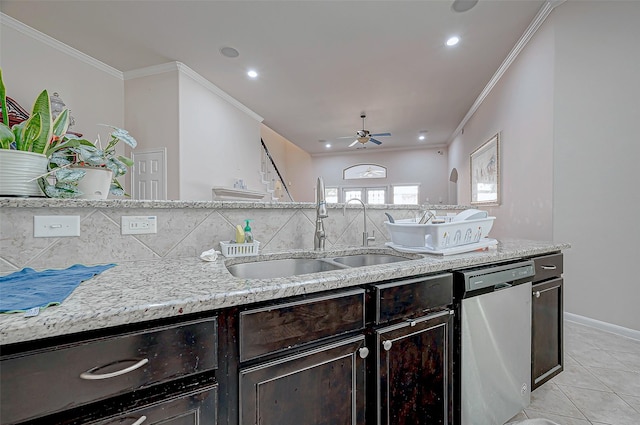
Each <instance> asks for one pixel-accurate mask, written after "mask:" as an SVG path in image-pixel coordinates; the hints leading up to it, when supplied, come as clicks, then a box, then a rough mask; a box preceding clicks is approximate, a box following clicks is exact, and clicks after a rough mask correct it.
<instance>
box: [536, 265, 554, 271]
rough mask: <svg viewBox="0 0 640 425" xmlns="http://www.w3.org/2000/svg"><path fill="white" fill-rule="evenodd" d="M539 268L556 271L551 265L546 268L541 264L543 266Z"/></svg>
mask: <svg viewBox="0 0 640 425" xmlns="http://www.w3.org/2000/svg"><path fill="white" fill-rule="evenodd" d="M540 268H541V269H542V270H555V269H557V267H556V266H554V265H553V264H552V265H550V266H547V265H544V264H543V265H541V266H540Z"/></svg>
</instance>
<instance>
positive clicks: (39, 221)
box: [33, 215, 80, 238]
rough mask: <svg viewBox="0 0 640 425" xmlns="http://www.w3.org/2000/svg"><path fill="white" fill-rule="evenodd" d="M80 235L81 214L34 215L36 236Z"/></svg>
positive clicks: (34, 233)
mask: <svg viewBox="0 0 640 425" xmlns="http://www.w3.org/2000/svg"><path fill="white" fill-rule="evenodd" d="M66 236H80V216H79V215H34V216H33V237H34V238H60V237H66Z"/></svg>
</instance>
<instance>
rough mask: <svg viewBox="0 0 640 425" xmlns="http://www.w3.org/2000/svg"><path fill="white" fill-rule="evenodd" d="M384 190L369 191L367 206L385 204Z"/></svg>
mask: <svg viewBox="0 0 640 425" xmlns="http://www.w3.org/2000/svg"><path fill="white" fill-rule="evenodd" d="M386 192H387V191H386V190H384V189H367V204H384V202H385V201H384V198H385V193H386Z"/></svg>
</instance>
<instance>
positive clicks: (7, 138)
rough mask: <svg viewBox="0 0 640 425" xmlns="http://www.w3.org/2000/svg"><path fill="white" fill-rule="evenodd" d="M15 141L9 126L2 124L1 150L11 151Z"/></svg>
mask: <svg viewBox="0 0 640 425" xmlns="http://www.w3.org/2000/svg"><path fill="white" fill-rule="evenodd" d="M15 139H16V137H15V136H14V135H13V131H11V129H10V128H9V127H8V126H6V125H4V124H0V148H1V149H9V148H10V146H11V143H13V141H14V140H15Z"/></svg>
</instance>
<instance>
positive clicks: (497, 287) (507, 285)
mask: <svg viewBox="0 0 640 425" xmlns="http://www.w3.org/2000/svg"><path fill="white" fill-rule="evenodd" d="M511 287H513V285H512V284H510V283H506V282H503V283H498V284H497V285H495V286H494V287H493V290H494V291H500V290H502V289H508V288H511Z"/></svg>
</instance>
